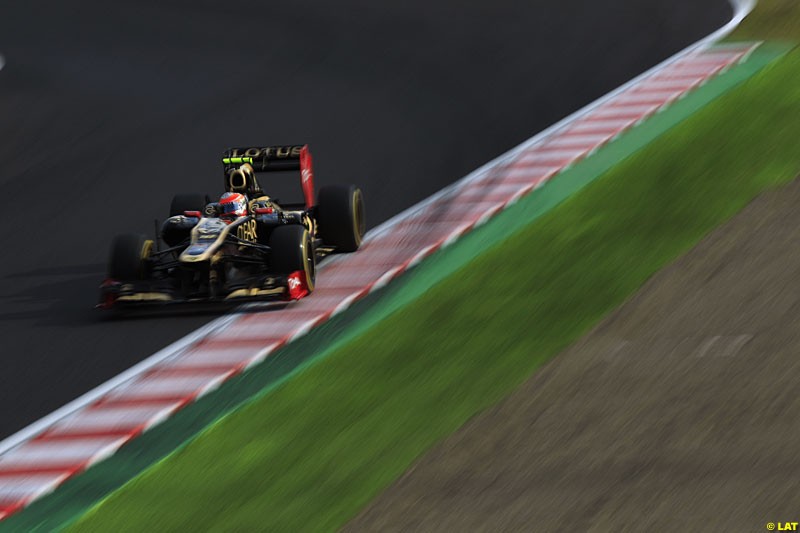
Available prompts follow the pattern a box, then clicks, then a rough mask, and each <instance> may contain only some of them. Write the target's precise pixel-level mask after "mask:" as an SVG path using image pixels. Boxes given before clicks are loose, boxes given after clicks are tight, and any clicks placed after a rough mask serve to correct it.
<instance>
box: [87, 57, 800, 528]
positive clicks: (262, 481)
mask: <svg viewBox="0 0 800 533" xmlns="http://www.w3.org/2000/svg"><path fill="white" fill-rule="evenodd" d="M798 116H800V53H797V52H792V53H790V54H789V55H788V56H786V57H785V58H784V59H783V60H781V61H780V62H779V63H777V64H776V65H774V66H772V67H768V68H767V69H766V70H765V71H764V72H762V73H761V74H759V75H757V76H756V77H755V78H753V79H752V80H750V81H749V82H746V83H745V84H744V85H743V86H742V87H741V88H739V89H738V90H735V91H733V92H731V93H729V94H728V95H727V96H725V97H723V98H720V99H719V100H718V101H716V102H715V103H713V104H712V105H710V106H709V107H707V108H705V109H703V110H701V111H700V112H699V113H697V115H695V116H694V117H692V118H691V119H690V120H688V121H686V122H684V123H683V124H681V125H679V126H678V127H676V128H674V129H673V130H671V131H670V132H668V133H667V134H665V136H664V137H662V139H661V141H660V142H659V143H657V144H654V145H651V146H649V147H648V148H646V149H645V150H642V151H641V152H639V153H638V154H637V155H635V156H634V157H632V158H630V159H628V160H627V161H625V162H624V163H623V164H621V165H620V166H618V167H616V168H615V169H613V170H612V171H611V172H609V173H608V174H607V175H606V176H605V177H604V178H602V179H601V180H599V181H597V182H595V183H594V184H592V185H590V186H589V187H587V188H586V189H585V190H583V191H582V192H580V193H579V194H577V195H576V196H574V197H573V198H571V199H570V200H568V201H566V202H564V203H563V204H561V205H560V206H558V207H557V208H555V209H554V210H553V211H551V212H550V213H549V214H547V215H545V216H544V217H543V218H541V219H540V220H539V221H538V222H537V223H535V224H533V225H531V226H529V227H528V228H526V229H525V230H523V231H522V232H520V233H518V234H516V235H514V236H513V237H512V238H510V239H508V240H507V241H505V242H503V243H502V244H501V245H499V246H498V247H496V248H494V249H492V250H491V251H489V252H488V253H486V254H485V255H483V256H481V257H480V258H478V259H477V260H476V261H474V262H473V263H472V264H470V265H469V266H468V268H465V269H463V270H462V271H460V272H459V273H458V274H457V275H454V276H452V277H451V278H449V279H448V280H446V281H445V282H444V283H442V284H441V285H439V286H437V287H436V288H435V289H433V290H431V291H430V292H429V293H428V294H427V295H426V296H425V297H423V298H422V299H420V300H418V301H417V302H415V303H412V304H411V305H409V306H408V307H406V308H405V309H402V310H400V311H399V312H397V313H396V314H394V315H392V316H391V317H390V318H389V319H388V320H386V321H384V322H383V323H381V324H379V325H378V326H377V327H375V328H374V329H373V330H371V331H369V332H368V333H367V334H365V335H364V336H362V337H360V338H359V339H357V340H355V341H354V342H352V343H350V344H348V345H347V346H345V347H344V348H342V349H340V350H338V351H336V352H335V353H334V354H332V355H331V356H329V357H328V358H326V359H324V360H322V361H320V362H319V363H317V364H315V365H313V366H311V367H309V368H308V369H307V370H306V371H305V372H304V373H303V374H301V375H299V376H297V377H296V378H295V379H293V380H291V381H289V382H287V383H285V384H283V385H282V386H280V387H278V388H277V389H274V390H271V391H269V392H267V393H266V394H264V395H262V396H261V397H259V398H258V399H257V400H256V401H254V402H253V403H251V404H249V405H248V406H247V407H246V408H244V409H242V410H240V411H237V412H236V413H234V414H232V415H231V416H228V417H226V418H225V419H223V420H221V421H220V422H219V423H217V424H216V425H215V426H212V427H211V428H209V430H208V431H206V432H205V433H204V434H203V435H202V436H201V437H200V438H198V439H197V440H196V441H195V442H193V443H191V444H190V445H188V446H186V447H185V448H183V449H181V450H180V451H178V452H177V453H175V454H173V455H172V456H170V457H169V458H168V459H167V460H165V461H163V462H161V463H160V464H159V465H157V467H155V468H152V469H150V470H148V471H147V472H145V473H144V474H143V475H141V476H139V477H138V478H136V479H135V480H134V481H133V482H131V483H129V484H127V485H126V486H125V487H124V488H123V489H122V490H120V491H118V492H116V493H115V494H113V495H112V496H111V497H110V498H108V499H107V500H105V501H104V502H103V503H102V504H101V505H100V506H98V507H96V508H95V509H93V510H92V511H91V512H90V513H88V514H87V515H85V516H84V517H83V518H82V519H81V520H80V521H79V522H78V523H77V524H76V529H78V530H93V531H106V530H131V531H139V530H149V529H157V530H175V531H178V530H181V531H182V530H198V529H202V530H206V529H218V530H254V529H255V530H264V529H267V530H276V531H295V530H329V529H335V528H337V527H339V526H341V525H342V524H343V523H344V522H345V521H346V520H347V519H348V518H349V517H351V516H353V515H354V514H355V513H356V512H358V510H359V509H361V508H362V507H363V505H364V504H366V503H367V502H368V501H369V500H370V499H371V498H372V497H373V496H374V495H375V494H376V493H377V492H378V491H380V490H381V489H382V488H383V487H385V486H386V485H387V484H389V483H391V482H392V481H393V480H395V479H396V478H397V477H398V476H399V475H400V474H402V472H404V471H405V470H406V469H407V468H408V466H409V465H410V463H411V462H412V461H413V460H414V458H416V457H417V456H419V455H420V454H421V453H423V452H424V451H425V450H426V449H428V448H429V447H430V446H432V445H433V444H434V443H435V442H437V441H438V440H440V439H441V438H443V437H444V436H446V435H448V434H450V433H452V432H453V431H454V430H456V429H457V428H458V427H459V426H461V425H462V424H463V423H464V422H465V421H466V420H467V419H469V418H470V417H471V416H473V415H474V414H475V413H477V412H479V411H480V410H482V409H484V408H485V407H487V406H488V405H491V404H492V403H494V402H496V401H497V400H499V399H500V398H502V397H503V396H505V395H507V394H508V393H509V392H510V391H511V390H513V389H514V388H515V387H516V386H517V385H518V384H519V383H521V382H522V381H523V380H524V379H526V378H527V377H528V376H529V375H530V374H531V373H532V372H533V371H534V370H535V369H536V368H537V367H538V366H540V365H541V364H542V363H544V362H545V361H547V360H548V359H549V358H551V357H553V356H554V355H555V354H557V353H558V352H559V351H560V350H562V349H563V348H564V347H565V346H567V345H568V344H569V343H571V342H572V341H574V340H575V339H576V338H577V337H579V336H580V335H581V334H582V333H583V332H585V331H586V330H587V329H588V328H590V327H591V326H592V325H594V324H595V323H597V321H599V320H600V319H601V318H602V317H603V316H604V315H605V314H607V313H608V312H609V311H611V310H612V309H613V308H615V307H616V306H618V305H619V304H620V303H621V302H622V301H623V300H624V299H625V298H627V297H628V296H629V295H631V294H632V293H633V292H635V291H636V290H637V289H638V288H639V287H640V286H641V285H642V283H644V282H645V281H646V280H647V278H648V277H650V276H651V275H652V274H653V273H655V272H656V271H658V270H659V269H660V268H662V267H663V266H664V265H665V264H667V263H669V262H670V261H672V260H674V259H675V258H676V257H677V256H679V255H680V254H681V253H683V252H684V251H686V250H687V249H688V248H690V247H691V246H693V245H694V244H695V243H696V242H697V241H698V240H699V239H700V238H702V236H703V235H705V234H706V233H708V232H709V231H710V230H711V229H713V228H714V227H715V226H717V225H718V224H720V223H721V222H723V221H724V220H726V219H728V218H729V217H731V216H732V215H733V214H735V213H736V212H737V211H738V210H740V209H741V208H742V207H743V206H744V205H746V204H747V203H748V202H749V201H750V200H751V199H752V198H753V197H754V196H755V195H757V194H758V193H759V192H761V191H763V190H765V189H766V188H769V187H772V186H775V185H778V184H781V183H785V182H786V181H788V180H790V179H792V178H793V177H794V176H795V174H796V173H797V171H798V169H800V121H798V120H796V118H795V117H798Z"/></svg>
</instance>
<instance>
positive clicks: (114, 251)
mask: <svg viewBox="0 0 800 533" xmlns="http://www.w3.org/2000/svg"><path fill="white" fill-rule="evenodd" d="M152 250H153V241H151V240H148V239H145V237H144V236H143V235H137V234H125V235H118V236H117V237H116V238H114V241H113V242H112V243H111V255H110V257H109V261H108V277H110V278H111V279H116V280H121V281H133V280H137V279H144V278H145V277H146V276H147V259H148V258H149V257H150V253H151V252H152Z"/></svg>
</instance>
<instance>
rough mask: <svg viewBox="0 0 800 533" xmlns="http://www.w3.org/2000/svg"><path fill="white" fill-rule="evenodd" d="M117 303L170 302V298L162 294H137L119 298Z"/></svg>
mask: <svg viewBox="0 0 800 533" xmlns="http://www.w3.org/2000/svg"><path fill="white" fill-rule="evenodd" d="M117 301H118V302H153V301H158V302H170V301H172V296H170V295H169V294H164V293H163V292H139V293H136V294H128V295H125V296H119V297H118V298H117Z"/></svg>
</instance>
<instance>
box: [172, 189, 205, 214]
mask: <svg viewBox="0 0 800 533" xmlns="http://www.w3.org/2000/svg"><path fill="white" fill-rule="evenodd" d="M208 203H209V198H208V196H206V195H205V194H176V195H175V196H173V197H172V203H171V204H170V205H169V216H171V217H174V216H176V215H182V214H183V213H184V212H185V211H200V212H201V213H202V212H203V210H204V209H205V208H206V204H208Z"/></svg>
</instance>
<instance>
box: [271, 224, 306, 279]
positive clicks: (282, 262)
mask: <svg viewBox="0 0 800 533" xmlns="http://www.w3.org/2000/svg"><path fill="white" fill-rule="evenodd" d="M269 246H270V249H271V250H270V268H271V270H272V271H273V272H274V273H276V274H281V275H289V274H291V273H292V272H297V271H302V272H305V274H306V284H307V285H308V292H311V291H313V290H314V282H315V281H316V278H317V264H316V258H315V254H314V250H313V248H312V243H311V235H310V234H309V233H308V230H307V229H306V228H305V227H304V226H299V225H295V224H289V225H286V226H278V227H277V228H275V229H274V230H272V235H270V237H269Z"/></svg>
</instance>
